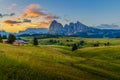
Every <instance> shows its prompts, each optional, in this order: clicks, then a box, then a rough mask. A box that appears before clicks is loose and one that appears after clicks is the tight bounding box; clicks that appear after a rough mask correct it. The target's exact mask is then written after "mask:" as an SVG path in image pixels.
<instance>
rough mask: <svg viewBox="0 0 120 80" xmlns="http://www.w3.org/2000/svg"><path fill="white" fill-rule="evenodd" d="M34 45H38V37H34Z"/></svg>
mask: <svg viewBox="0 0 120 80" xmlns="http://www.w3.org/2000/svg"><path fill="white" fill-rule="evenodd" d="M33 45H35V46H37V45H38V39H37V38H34V39H33Z"/></svg>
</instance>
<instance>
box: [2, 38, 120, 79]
mask: <svg viewBox="0 0 120 80" xmlns="http://www.w3.org/2000/svg"><path fill="white" fill-rule="evenodd" d="M66 39H68V38H64V39H62V38H60V39H59V40H63V41H65V40H66ZM70 39H71V38H70ZM46 40H48V39H46ZM73 40H74V42H77V41H78V40H79V38H78V39H77V38H76V39H74V38H73ZM84 40H85V42H87V44H88V45H90V44H91V43H92V42H93V41H95V42H96V41H98V40H99V41H100V42H101V43H104V42H106V41H108V40H109V41H110V42H111V46H108V47H104V46H100V47H97V48H95V47H89V46H88V45H87V47H85V48H82V49H78V50H76V51H74V52H72V51H71V47H67V46H59V45H40V46H32V45H26V46H13V45H8V44H0V80H120V76H119V75H120V46H119V44H120V40H119V39H101V40H100V39H85V38H84ZM63 41H62V42H63Z"/></svg>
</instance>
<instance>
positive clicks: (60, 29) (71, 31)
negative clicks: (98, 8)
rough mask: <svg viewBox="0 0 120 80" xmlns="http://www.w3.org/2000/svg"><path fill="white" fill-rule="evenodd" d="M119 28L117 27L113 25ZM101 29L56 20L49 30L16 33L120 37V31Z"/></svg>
mask: <svg viewBox="0 0 120 80" xmlns="http://www.w3.org/2000/svg"><path fill="white" fill-rule="evenodd" d="M103 26H106V27H109V25H107V24H104V25H103ZM113 26H116V27H118V26H117V25H113ZM99 27H101V29H98V28H95V27H90V26H87V25H85V24H83V23H81V22H79V21H77V22H76V23H73V22H71V23H69V24H66V25H64V26H63V25H62V24H61V23H59V22H57V21H56V20H54V21H53V22H52V23H51V25H50V27H49V29H48V28H28V29H26V30H25V31H20V32H19V33H15V35H16V36H22V35H26V36H29V35H30V36H31V35H40V34H50V35H60V36H78V37H86V38H115V37H120V29H111V27H112V25H110V29H104V28H103V27H102V25H100V26H99ZM0 34H1V35H8V34H9V33H7V32H5V31H0Z"/></svg>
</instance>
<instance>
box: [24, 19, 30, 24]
mask: <svg viewBox="0 0 120 80" xmlns="http://www.w3.org/2000/svg"><path fill="white" fill-rule="evenodd" d="M23 22H25V23H29V22H31V20H29V19H23Z"/></svg>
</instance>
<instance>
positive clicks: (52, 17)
mask: <svg viewBox="0 0 120 80" xmlns="http://www.w3.org/2000/svg"><path fill="white" fill-rule="evenodd" d="M44 18H45V19H47V20H50V21H53V20H54V19H60V17H58V16H53V15H51V14H48V15H46V16H45V17H44Z"/></svg>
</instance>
